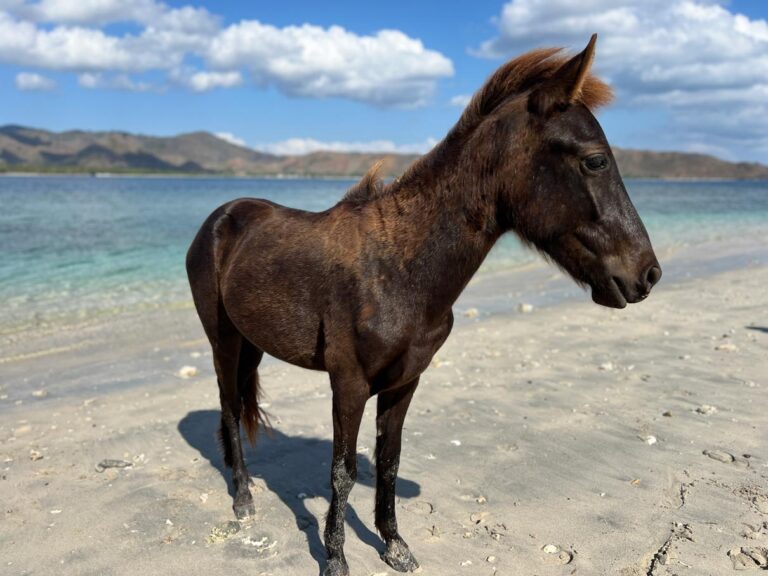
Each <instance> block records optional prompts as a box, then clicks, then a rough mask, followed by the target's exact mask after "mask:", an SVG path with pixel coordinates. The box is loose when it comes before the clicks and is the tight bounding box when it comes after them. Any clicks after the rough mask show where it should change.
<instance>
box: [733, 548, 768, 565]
mask: <svg viewBox="0 0 768 576" xmlns="http://www.w3.org/2000/svg"><path fill="white" fill-rule="evenodd" d="M728 556H729V557H730V559H731V562H733V569H734V570H750V569H756V568H759V569H761V570H768V548H743V547H742V548H732V549H731V550H729V551H728Z"/></svg>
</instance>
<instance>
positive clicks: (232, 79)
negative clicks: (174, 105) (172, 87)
mask: <svg viewBox="0 0 768 576" xmlns="http://www.w3.org/2000/svg"><path fill="white" fill-rule="evenodd" d="M176 80H177V81H178V82H180V83H181V84H183V85H185V86H187V87H189V88H191V89H192V90H194V91H195V92H207V91H208V90H213V89H214V88H232V87H234V86H240V85H241V84H242V83H243V75H242V74H241V73H240V72H239V71H237V70H235V71H230V72H194V73H192V74H189V75H184V74H177V75H176Z"/></svg>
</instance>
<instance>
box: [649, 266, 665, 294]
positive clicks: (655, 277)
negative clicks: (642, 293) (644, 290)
mask: <svg viewBox="0 0 768 576" xmlns="http://www.w3.org/2000/svg"><path fill="white" fill-rule="evenodd" d="M659 280H661V268H659V267H658V266H651V267H650V268H648V270H646V271H645V282H646V285H647V286H648V290H650V289H651V288H652V287H653V286H654V285H655V284H656V283H657V282H658V281H659Z"/></svg>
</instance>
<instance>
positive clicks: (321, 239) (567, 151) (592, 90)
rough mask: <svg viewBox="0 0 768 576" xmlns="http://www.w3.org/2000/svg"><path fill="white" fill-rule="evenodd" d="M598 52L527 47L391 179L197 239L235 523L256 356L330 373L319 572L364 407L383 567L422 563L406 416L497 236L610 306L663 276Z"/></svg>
mask: <svg viewBox="0 0 768 576" xmlns="http://www.w3.org/2000/svg"><path fill="white" fill-rule="evenodd" d="M594 45H595V37H594V36H593V37H592V39H591V40H590V42H589V45H588V46H587V47H586V49H585V50H584V51H583V52H581V53H580V54H578V55H576V56H574V57H573V58H570V59H568V58H566V57H563V56H562V54H561V52H560V51H558V50H555V49H547V50H537V51H533V52H530V53H528V54H525V55H523V56H521V57H519V58H517V59H515V60H512V61H510V62H508V63H507V64H505V65H504V66H502V67H501V68H499V69H498V70H497V71H496V72H495V73H494V74H493V75H492V76H491V78H490V79H489V80H488V81H487V82H486V84H485V85H484V86H483V87H482V88H481V89H480V90H479V91H478V93H477V94H476V95H475V96H474V98H473V99H472V102H471V103H470V104H469V106H468V107H467V109H466V110H465V111H464V113H463V114H462V116H461V118H460V120H459V122H458V123H457V124H456V126H455V127H454V128H453V129H452V130H451V131H450V133H449V134H448V135H447V136H446V138H445V139H444V140H443V141H442V142H441V143H440V144H438V145H437V146H435V148H434V149H433V150H432V151H431V152H429V153H428V154H426V155H425V156H424V157H422V158H421V159H420V160H418V161H417V162H415V163H414V164H413V165H412V166H411V167H410V168H409V169H408V170H407V171H406V173H405V174H404V175H403V176H402V177H401V178H399V179H397V180H395V181H394V182H392V183H391V184H387V185H384V184H382V183H381V182H380V181H379V180H378V179H377V178H376V175H375V170H373V171H372V172H371V173H369V174H368V175H367V176H366V177H365V178H363V180H362V181H361V182H360V183H359V184H358V185H357V186H355V187H354V188H352V189H351V190H350V191H349V192H348V193H347V195H346V196H345V197H344V198H343V199H342V200H341V201H340V202H339V203H338V204H336V205H335V206H334V207H332V208H330V209H329V210H326V211H325V212H319V213H310V212H303V211H301V210H294V209H291V208H285V207H283V206H279V205H277V204H274V203H272V202H268V201H266V200H257V199H240V200H234V201H232V202H229V203H227V204H225V205H224V206H221V207H220V208H218V209H217V210H216V211H215V212H213V214H211V216H210V217H209V218H208V219H207V220H206V222H205V224H203V227H202V228H201V230H200V232H199V233H198V235H197V237H196V238H195V240H194V242H193V243H192V246H191V248H190V249H189V254H188V255H187V271H188V274H189V281H190V285H191V287H192V293H193V295H194V300H195V305H196V307H197V311H198V314H199V315H200V320H201V321H202V323H203V326H204V328H205V332H206V334H207V335H208V338H209V339H210V341H211V346H212V347H213V358H214V364H215V367H216V374H217V376H218V383H219V393H220V397H221V437H222V443H223V446H224V459H225V461H226V463H227V465H229V466H231V467H232V473H233V476H234V485H235V498H234V510H235V513H236V514H237V516H238V517H244V516H247V515H249V514H253V513H254V506H253V499H252V497H251V494H250V492H249V489H248V480H249V478H248V471H247V469H246V467H245V464H244V462H243V453H242V449H241V442H240V422H241V421H242V422H243V423H244V425H245V430H246V431H247V435H248V437H249V439H250V440H251V441H253V440H254V438H255V435H256V429H257V426H258V423H259V406H258V397H259V380H258V375H257V372H256V369H257V367H258V365H259V362H260V361H261V358H262V355H263V353H264V352H267V353H269V354H271V355H272V356H275V357H276V358H280V359H282V360H285V361H287V362H290V363H291V364H295V365H296V366H301V367H304V368H310V369H313V370H325V371H327V372H328V373H329V375H330V380H331V388H332V391H333V461H332V472H331V486H332V489H333V497H332V499H331V506H330V510H329V512H328V517H327V522H326V527H325V545H326V549H327V553H328V563H327V566H326V568H325V572H324V574H325V575H328V576H341V575H346V574H348V573H349V568H348V566H347V562H346V560H345V558H344V550H343V546H344V510H345V506H346V503H347V497H348V495H349V491H350V489H351V488H352V485H353V484H354V482H355V477H356V468H355V466H356V464H355V463H356V457H355V453H356V443H357V434H358V428H359V426H360V420H361V417H362V415H363V409H364V406H365V403H366V401H367V400H368V399H369V398H371V397H372V396H374V395H378V399H377V417H376V428H377V436H376V464H377V475H376V511H375V517H376V527H377V528H378V530H379V532H380V534H381V536H382V537H383V539H384V541H385V543H386V551H385V552H384V554H383V559H384V560H385V561H386V562H387V563H388V564H389V565H390V566H391V567H393V568H394V569H395V570H398V571H411V570H414V569H416V568H417V567H418V564H417V562H416V560H415V558H414V557H413V555H412V554H411V552H410V550H409V549H408V546H407V545H406V543H405V541H404V540H403V539H402V537H401V536H400V534H399V533H398V529H397V520H396V519H395V479H396V477H397V469H398V463H399V457H400V442H401V439H400V437H401V432H402V428H403V420H404V418H405V413H406V411H407V410H408V405H409V403H410V401H411V397H412V396H413V393H414V391H415V390H416V386H417V384H418V381H419V376H420V375H421V373H422V372H423V371H424V370H425V369H426V368H427V366H429V363H430V360H431V359H432V356H433V355H434V354H435V352H436V351H437V349H438V348H440V346H441V345H442V344H443V342H445V339H446V338H447V337H448V334H449V333H450V331H451V326H452V325H453V314H452V312H451V306H452V305H453V303H454V302H455V301H456V298H457V297H458V296H459V294H460V293H461V291H462V290H463V289H464V287H465V286H466V285H467V282H468V281H469V279H470V278H471V277H472V275H473V274H474V273H475V271H476V270H477V269H478V267H479V266H480V264H481V263H482V261H483V259H484V258H485V256H486V255H487V254H488V251H489V250H490V249H491V247H492V246H493V244H494V243H495V242H496V240H497V239H498V238H499V237H500V236H501V235H502V234H504V233H505V232H507V231H510V230H511V231H514V232H516V233H517V234H518V235H519V236H520V237H521V238H522V239H523V241H525V242H526V243H528V244H529V245H531V246H534V247H535V248H537V249H538V250H540V251H541V252H543V253H544V254H545V255H546V256H547V257H549V258H551V259H552V260H553V261H554V262H555V263H557V264H558V265H559V266H561V267H562V268H563V269H565V271H566V272H568V273H569V274H570V275H571V276H572V277H573V278H574V279H575V280H576V281H577V282H578V283H580V284H583V285H589V286H590V287H591V290H592V299H593V300H594V301H595V302H597V303H598V304H602V305H604V306H612V307H615V308H623V307H624V306H625V305H626V304H627V302H638V301H640V300H643V299H644V298H645V297H646V296H647V295H648V293H649V291H650V290H651V287H652V286H653V285H654V284H655V283H656V282H657V281H658V280H659V278H660V276H661V269H660V268H659V264H658V262H657V260H656V256H655V255H654V253H653V249H652V248H651V243H650V241H649V239H648V234H647V233H646V231H645V228H644V227H643V224H642V222H641V221H640V218H639V217H638V215H637V212H636V211H635V208H634V207H633V205H632V203H631V202H630V200H629V197H628V196H627V192H626V190H625V189H624V185H623V183H622V180H621V177H620V176H619V172H618V170H617V167H616V164H615V162H614V159H613V155H612V154H611V149H610V147H609V146H608V142H607V141H606V139H605V135H604V134H603V132H602V130H601V129H600V125H599V124H598V123H597V120H595V117H594V116H593V115H592V112H591V110H594V109H595V108H596V107H598V106H600V105H602V104H605V103H606V102H608V101H609V100H610V98H611V92H610V89H609V88H608V86H606V85H605V84H604V83H602V82H601V81H600V80H598V79H597V78H595V77H593V76H591V75H590V73H589V67H590V64H591V61H592V58H593V54H594Z"/></svg>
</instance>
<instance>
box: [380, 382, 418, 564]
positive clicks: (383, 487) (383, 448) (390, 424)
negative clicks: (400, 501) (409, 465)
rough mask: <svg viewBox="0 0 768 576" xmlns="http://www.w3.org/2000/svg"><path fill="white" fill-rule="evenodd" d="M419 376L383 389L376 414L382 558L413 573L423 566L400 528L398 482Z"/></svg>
mask: <svg viewBox="0 0 768 576" xmlns="http://www.w3.org/2000/svg"><path fill="white" fill-rule="evenodd" d="M418 383H419V379H418V378H416V379H415V380H413V381H411V382H409V383H408V384H406V385H405V386H401V387H400V388H397V389H396V390H392V391H391V392H381V393H379V397H378V404H377V415H376V528H378V530H379V533H380V534H381V536H382V538H384V542H385V543H386V546H387V548H386V550H385V551H384V554H382V559H383V560H384V561H385V562H386V563H387V564H389V565H390V566H391V567H392V568H394V569H395V570H397V571H398V572H413V571H414V570H417V569H418V567H419V563H418V562H417V561H416V558H414V557H413V554H412V553H411V551H410V549H409V548H408V545H407V544H406V543H405V540H403V539H402V538H401V537H400V534H399V533H398V531H397V518H396V517H395V483H396V481H397V469H398V467H399V465H400V447H401V438H402V433H403V422H404V420H405V413H406V412H407V411H408V406H409V404H410V403H411V398H412V397H413V393H414V392H415V391H416V386H417V385H418Z"/></svg>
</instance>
